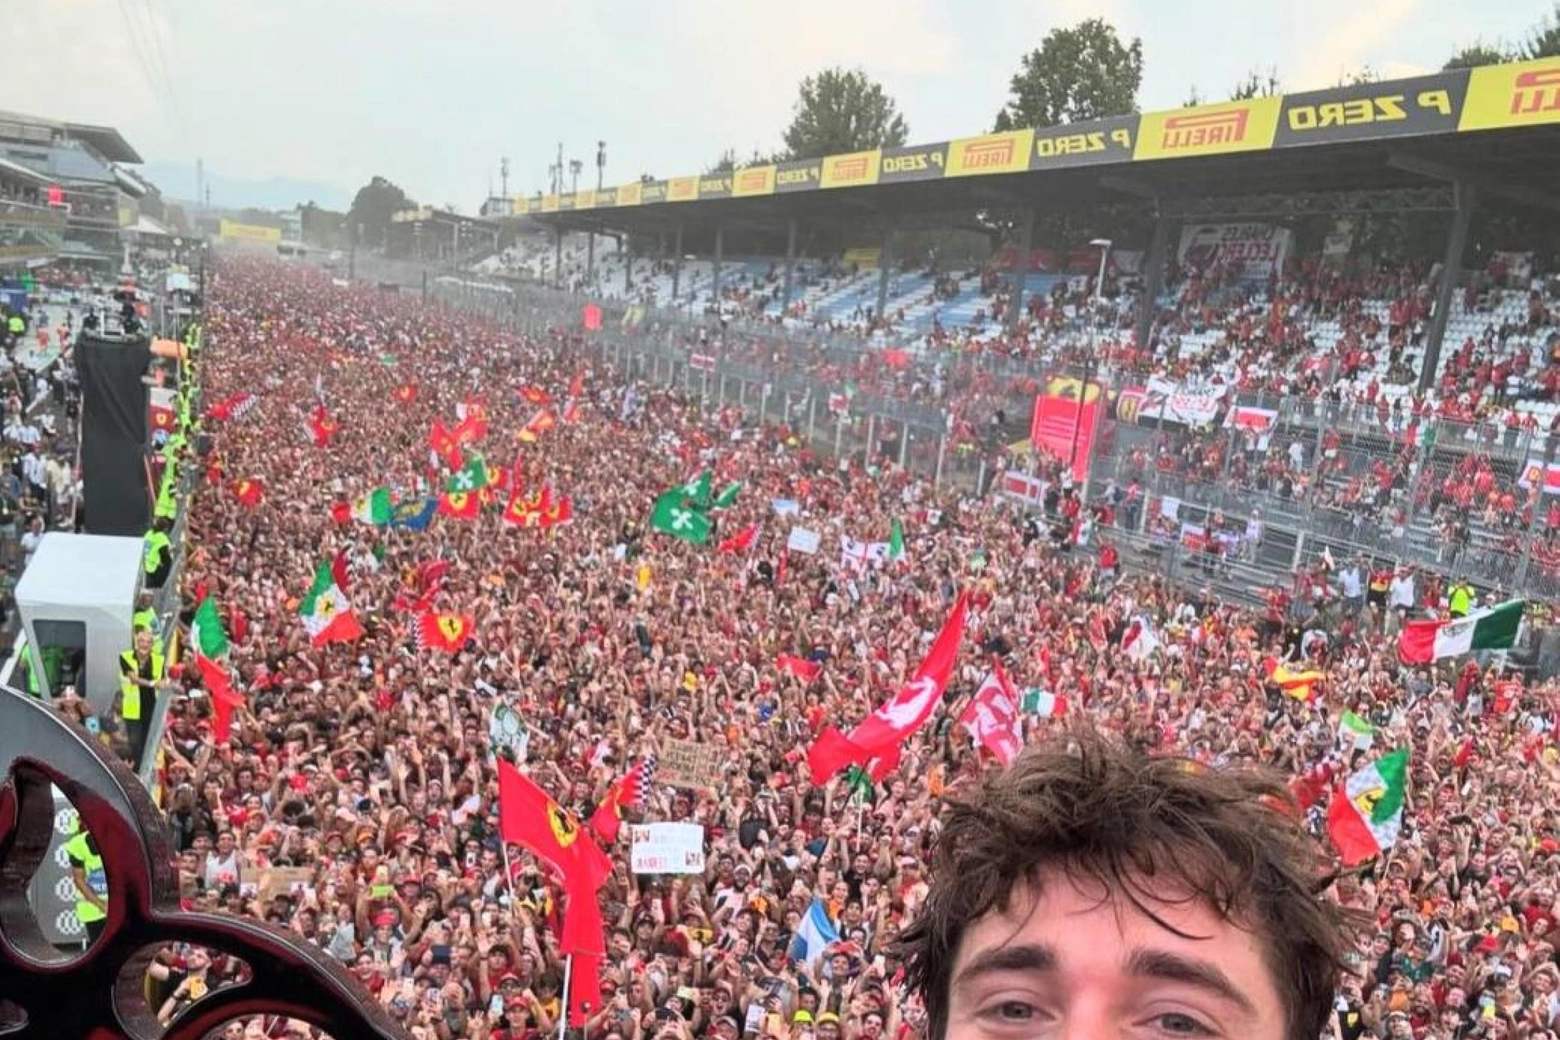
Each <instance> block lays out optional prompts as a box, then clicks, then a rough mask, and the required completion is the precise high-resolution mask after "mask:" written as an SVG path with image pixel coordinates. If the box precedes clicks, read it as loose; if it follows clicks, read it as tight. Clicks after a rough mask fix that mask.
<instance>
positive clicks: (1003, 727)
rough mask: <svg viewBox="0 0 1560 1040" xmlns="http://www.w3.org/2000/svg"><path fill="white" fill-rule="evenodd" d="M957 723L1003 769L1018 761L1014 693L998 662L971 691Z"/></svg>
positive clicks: (1020, 743)
mask: <svg viewBox="0 0 1560 1040" xmlns="http://www.w3.org/2000/svg"><path fill="white" fill-rule="evenodd" d="M959 723H960V724H961V725H962V726H963V727H964V728H965V729H967V730H969V734H970V736H971V737H973V738H974V739H975V741H976V743H978V744H980V746H981V747H983V748H985V749H986V750H987V751H989V752H991V755H992V757H993V758H995V759H996V760H997V761H998V762H1001V763H1002V764H1003V765H1005V766H1008V765H1012V764H1013V759H1015V758H1017V757H1018V749H1019V748H1020V747H1022V746H1023V742H1024V740H1023V732H1022V730H1021V729H1020V727H1019V724H1018V691H1016V690H1014V689H1013V683H1012V682H1011V681H1010V680H1009V679H1008V677H1007V673H1006V672H1004V671H1003V670H1002V662H1001V661H996V662H993V667H992V670H991V674H990V675H988V676H986V681H985V682H983V683H981V684H980V689H978V690H976V691H975V696H974V697H973V698H971V700H970V703H969V704H968V705H967V706H966V707H965V709H964V712H963V714H961V715H960V716H959Z"/></svg>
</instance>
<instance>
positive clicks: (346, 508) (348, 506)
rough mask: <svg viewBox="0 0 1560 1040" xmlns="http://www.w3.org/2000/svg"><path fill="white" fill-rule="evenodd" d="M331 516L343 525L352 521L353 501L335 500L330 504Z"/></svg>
mask: <svg viewBox="0 0 1560 1040" xmlns="http://www.w3.org/2000/svg"><path fill="white" fill-rule="evenodd" d="M330 518H331V519H332V520H334V521H336V523H337V524H339V525H341V526H342V527H345V526H347V525H348V524H350V523H351V522H352V503H351V502H343V501H339V500H338V501H335V502H332V503H331V504H330Z"/></svg>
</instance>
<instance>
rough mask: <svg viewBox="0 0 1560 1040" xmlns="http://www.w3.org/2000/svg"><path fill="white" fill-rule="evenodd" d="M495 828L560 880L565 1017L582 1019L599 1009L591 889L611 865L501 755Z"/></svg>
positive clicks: (597, 931) (599, 950)
mask: <svg viewBox="0 0 1560 1040" xmlns="http://www.w3.org/2000/svg"><path fill="white" fill-rule="evenodd" d="M498 830H499V833H500V834H501V835H502V836H503V839H504V840H505V841H506V842H509V843H511V844H513V845H519V846H521V847H522V848H526V849H529V850H530V851H531V852H532V853H534V854H535V855H536V856H537V857H539V858H541V859H543V860H545V861H546V862H547V863H549V864H551V865H552V867H553V869H554V870H556V871H557V872H558V874H559V875H560V877H561V878H562V881H563V892H564V896H565V898H566V899H567V900H568V904H567V906H566V907H565V908H564V914H563V928H562V929H561V934H560V936H559V940H560V942H559V948H560V951H561V952H562V953H564V954H566V955H568V956H570V957H571V958H572V959H573V967H572V969H571V971H570V984H569V1019H570V1021H571V1022H572V1021H578V1022H580V1023H583V1022H584V1020H585V1018H586V1017H587V1012H592V1013H593V1012H596V1011H599V1010H601V982H600V977H599V972H600V970H601V958H602V956H603V955H604V954H605V953H606V944H605V942H604V940H603V933H604V932H605V930H606V929H605V927H604V924H603V922H602V919H601V904H600V903H599V902H598V901H597V897H596V892H597V889H598V888H599V887H600V885H601V882H602V881H603V880H604V879H605V878H606V877H607V875H608V874H610V873H611V872H612V863H611V861H610V860H608V859H607V856H606V853H604V852H602V851H601V848H600V846H598V845H597V844H596V843H595V842H594V841H592V840H591V838H590V836H589V835H588V834H586V833H585V831H584V830H583V829H582V828H581V827H580V824H579V821H578V820H576V819H575V818H574V814H573V813H570V812H567V811H565V810H564V809H563V808H562V807H561V806H559V805H558V803H557V802H555V801H553V800H552V798H551V797H549V796H548V794H547V793H546V792H545V791H543V790H542V789H541V788H540V787H537V786H536V784H535V783H534V782H532V781H531V779H530V778H529V777H527V776H525V775H524V774H522V773H521V772H520V771H519V770H518V769H516V768H515V767H514V765H512V764H511V763H510V762H509V760H508V759H505V758H500V759H499V760H498Z"/></svg>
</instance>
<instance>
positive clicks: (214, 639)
mask: <svg viewBox="0 0 1560 1040" xmlns="http://www.w3.org/2000/svg"><path fill="white" fill-rule="evenodd" d="M190 642H191V643H193V644H194V646H195V649H196V650H198V651H199V652H200V653H201V655H202V656H204V657H210V658H218V657H221V656H222V655H223V654H225V653H227V652H228V634H227V630H226V629H225V628H223V627H222V615H221V614H220V613H218V612H217V601H216V600H214V599H212V598H211V597H210V596H207V597H206V598H205V599H203V600H201V601H200V606H198V607H196V608H195V616H194V617H193V618H191V619H190Z"/></svg>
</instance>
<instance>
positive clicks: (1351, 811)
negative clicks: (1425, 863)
mask: <svg viewBox="0 0 1560 1040" xmlns="http://www.w3.org/2000/svg"><path fill="white" fill-rule="evenodd" d="M1407 776H1408V749H1407V748H1402V749H1400V750H1397V751H1394V752H1392V754H1390V755H1387V756H1386V757H1384V758H1378V759H1376V761H1374V762H1372V763H1371V764H1370V765H1368V766H1366V767H1365V768H1364V769H1361V770H1360V771H1359V772H1357V773H1355V774H1353V775H1352V776H1350V777H1349V779H1348V780H1347V781H1345V782H1344V785H1343V786H1342V787H1340V788H1339V789H1338V790H1336V791H1334V792H1333V796H1332V803H1331V804H1330V805H1328V807H1327V835H1328V837H1330V838H1332V842H1333V844H1334V845H1336V846H1337V847H1338V855H1339V856H1340V857H1341V858H1342V859H1343V864H1344V866H1346V867H1352V866H1354V865H1355V864H1357V863H1363V862H1365V861H1366V860H1368V859H1370V858H1371V857H1372V856H1376V855H1379V854H1380V853H1382V852H1385V851H1386V850H1387V849H1390V848H1391V847H1392V846H1393V845H1394V844H1396V843H1397V839H1398V832H1399V831H1400V830H1402V828H1403V794H1404V781H1405V780H1406V779H1407Z"/></svg>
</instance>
